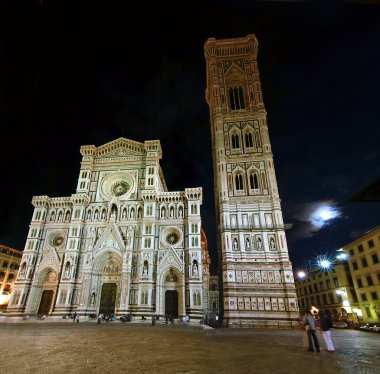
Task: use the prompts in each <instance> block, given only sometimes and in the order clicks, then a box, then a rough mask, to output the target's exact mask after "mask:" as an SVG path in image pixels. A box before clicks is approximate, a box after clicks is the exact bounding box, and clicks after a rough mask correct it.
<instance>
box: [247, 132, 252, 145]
mask: <svg viewBox="0 0 380 374" xmlns="http://www.w3.org/2000/svg"><path fill="white" fill-rule="evenodd" d="M245 146H246V147H247V148H252V147H253V136H252V134H251V133H250V132H247V133H246V134H245Z"/></svg>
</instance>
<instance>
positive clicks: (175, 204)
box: [7, 138, 210, 319]
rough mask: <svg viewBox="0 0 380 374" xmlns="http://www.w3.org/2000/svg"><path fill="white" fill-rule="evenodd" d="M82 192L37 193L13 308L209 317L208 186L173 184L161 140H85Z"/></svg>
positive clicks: (16, 312)
mask: <svg viewBox="0 0 380 374" xmlns="http://www.w3.org/2000/svg"><path fill="white" fill-rule="evenodd" d="M80 151H81V154H82V156H83V157H82V162H81V167H80V172H79V178H78V184H77V189H76V193H74V194H72V195H71V196H68V197H53V198H50V197H48V196H34V197H33V199H32V203H33V206H34V212H33V217H32V221H31V223H30V229H29V234H28V238H27V240H26V245H25V249H24V251H23V256H22V259H21V264H20V269H19V272H18V275H17V280H16V283H15V287H14V291H13V293H12V297H11V300H10V302H9V305H8V308H7V314H8V315H9V316H21V315H30V316H33V315H48V316H51V315H52V316H62V315H67V314H70V313H74V312H76V313H78V314H79V315H81V316H89V315H97V314H99V313H104V314H114V315H115V316H121V315H125V314H131V315H132V316H142V315H145V316H153V315H159V316H165V315H170V316H171V317H173V318H181V317H183V316H185V315H189V316H190V317H192V318H199V319H200V318H201V317H202V316H203V312H204V311H203V297H204V288H208V276H209V264H210V260H209V256H208V249H207V240H206V238H205V235H204V232H203V230H202V228H201V215H200V210H201V205H202V188H186V189H185V190H184V191H175V192H169V191H168V190H167V187H166V183H165V179H164V176H163V172H162V169H161V167H160V159H161V157H162V150H161V145H160V142H159V141H158V140H154V141H145V142H144V143H139V142H135V141H132V140H129V139H125V138H119V139H117V140H115V141H112V142H110V143H107V144H105V145H102V146H100V147H95V146H93V145H90V146H82V147H81V149H80Z"/></svg>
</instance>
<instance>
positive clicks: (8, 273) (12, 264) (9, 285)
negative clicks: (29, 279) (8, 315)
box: [0, 244, 22, 311]
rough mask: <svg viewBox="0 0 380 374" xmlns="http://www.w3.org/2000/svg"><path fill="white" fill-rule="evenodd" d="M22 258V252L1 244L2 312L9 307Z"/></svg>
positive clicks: (0, 293)
mask: <svg viewBox="0 0 380 374" xmlns="http://www.w3.org/2000/svg"><path fill="white" fill-rule="evenodd" d="M21 257H22V252H20V251H18V250H17V249H14V248H10V247H7V246H5V245H1V244H0V311H3V310H5V309H6V307H7V305H8V301H9V297H10V295H11V292H12V290H13V286H14V283H15V281H16V277H17V272H18V269H19V267H20V261H21Z"/></svg>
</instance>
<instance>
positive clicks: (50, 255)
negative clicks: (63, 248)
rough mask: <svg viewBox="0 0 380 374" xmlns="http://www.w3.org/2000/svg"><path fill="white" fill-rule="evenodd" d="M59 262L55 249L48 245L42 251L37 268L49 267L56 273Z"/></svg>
mask: <svg viewBox="0 0 380 374" xmlns="http://www.w3.org/2000/svg"><path fill="white" fill-rule="evenodd" d="M60 263H61V261H60V258H59V256H58V254H57V252H56V250H55V249H53V248H50V247H48V248H46V249H45V250H44V251H43V255H42V261H41V262H40V264H39V267H38V270H39V271H41V270H43V269H45V268H47V267H49V268H51V269H53V270H55V271H56V273H57V274H58V273H59V269H60Z"/></svg>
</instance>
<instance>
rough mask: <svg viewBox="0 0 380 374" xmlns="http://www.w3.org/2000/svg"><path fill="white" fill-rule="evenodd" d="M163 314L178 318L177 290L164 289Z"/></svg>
mask: <svg viewBox="0 0 380 374" xmlns="http://www.w3.org/2000/svg"><path fill="white" fill-rule="evenodd" d="M165 315H166V316H170V317H173V318H178V291H177V290H166V291H165Z"/></svg>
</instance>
